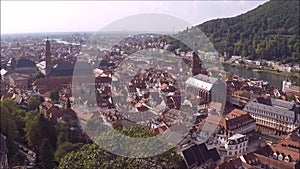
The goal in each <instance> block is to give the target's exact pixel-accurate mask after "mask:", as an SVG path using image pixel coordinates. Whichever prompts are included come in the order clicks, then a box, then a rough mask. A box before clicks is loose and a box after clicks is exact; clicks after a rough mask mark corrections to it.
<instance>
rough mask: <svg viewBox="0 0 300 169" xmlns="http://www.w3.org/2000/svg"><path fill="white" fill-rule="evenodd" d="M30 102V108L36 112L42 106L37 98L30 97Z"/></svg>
mask: <svg viewBox="0 0 300 169" xmlns="http://www.w3.org/2000/svg"><path fill="white" fill-rule="evenodd" d="M28 102H29V105H30V107H31V108H32V109H33V110H36V109H37V108H39V105H40V104H41V102H40V101H39V100H38V99H37V98H35V97H30V98H29V100H28Z"/></svg>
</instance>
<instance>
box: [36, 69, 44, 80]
mask: <svg viewBox="0 0 300 169" xmlns="http://www.w3.org/2000/svg"><path fill="white" fill-rule="evenodd" d="M33 78H34V79H43V78H45V75H44V74H43V73H42V72H41V71H39V70H37V72H35V73H34V75H33Z"/></svg>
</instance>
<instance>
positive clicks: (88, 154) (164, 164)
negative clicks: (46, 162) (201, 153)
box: [59, 125, 182, 169]
mask: <svg viewBox="0 0 300 169" xmlns="http://www.w3.org/2000/svg"><path fill="white" fill-rule="evenodd" d="M120 132H121V133H123V134H124V135H127V136H130V137H152V136H154V134H153V133H152V132H150V131H149V130H148V129H146V128H144V127H143V126H138V125H137V126H132V127H129V128H125V129H120ZM112 139H113V138H112ZM132 146H135V145H132ZM137 151H139V150H137ZM181 160H182V159H181V157H180V155H178V154H177V153H176V148H172V149H170V150H168V151H166V152H164V153H163V154H160V155H156V156H154V157H147V158H128V157H123V156H118V155H114V154H112V153H110V152H107V151H105V150H103V149H101V148H99V146H97V145H96V144H86V145H84V146H83V147H82V148H80V149H79V150H78V151H76V152H71V153H68V154H67V155H65V156H64V157H63V158H62V159H61V161H60V164H59V167H60V168H62V169H64V168H74V169H77V168H78V169H79V168H91V169H93V168H95V169H96V168H103V169H105V168H107V169H110V168H127V169H131V168H157V167H158V166H160V167H161V168H166V169H168V168H179V162H180V161H181Z"/></svg>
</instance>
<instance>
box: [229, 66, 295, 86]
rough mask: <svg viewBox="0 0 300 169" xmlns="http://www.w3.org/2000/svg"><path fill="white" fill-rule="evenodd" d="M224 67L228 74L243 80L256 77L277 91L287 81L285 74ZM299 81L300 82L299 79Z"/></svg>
mask: <svg viewBox="0 0 300 169" xmlns="http://www.w3.org/2000/svg"><path fill="white" fill-rule="evenodd" d="M223 67H224V70H225V71H226V72H232V73H234V74H236V75H238V76H240V77H243V78H253V77H254V78H257V79H259V80H263V81H268V82H269V83H270V84H271V85H272V86H274V87H276V88H277V89H281V88H282V81H283V80H285V79H287V76H286V75H283V74H276V73H270V72H265V71H262V72H255V71H253V70H252V69H243V68H239V67H232V66H230V65H224V66H223ZM297 80H298V81H299V78H298V79H297Z"/></svg>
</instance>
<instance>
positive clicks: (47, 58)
mask: <svg viewBox="0 0 300 169" xmlns="http://www.w3.org/2000/svg"><path fill="white" fill-rule="evenodd" d="M45 61H46V77H48V76H49V74H50V71H51V65H52V63H51V51H50V42H49V40H48V37H47V41H46V53H45Z"/></svg>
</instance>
